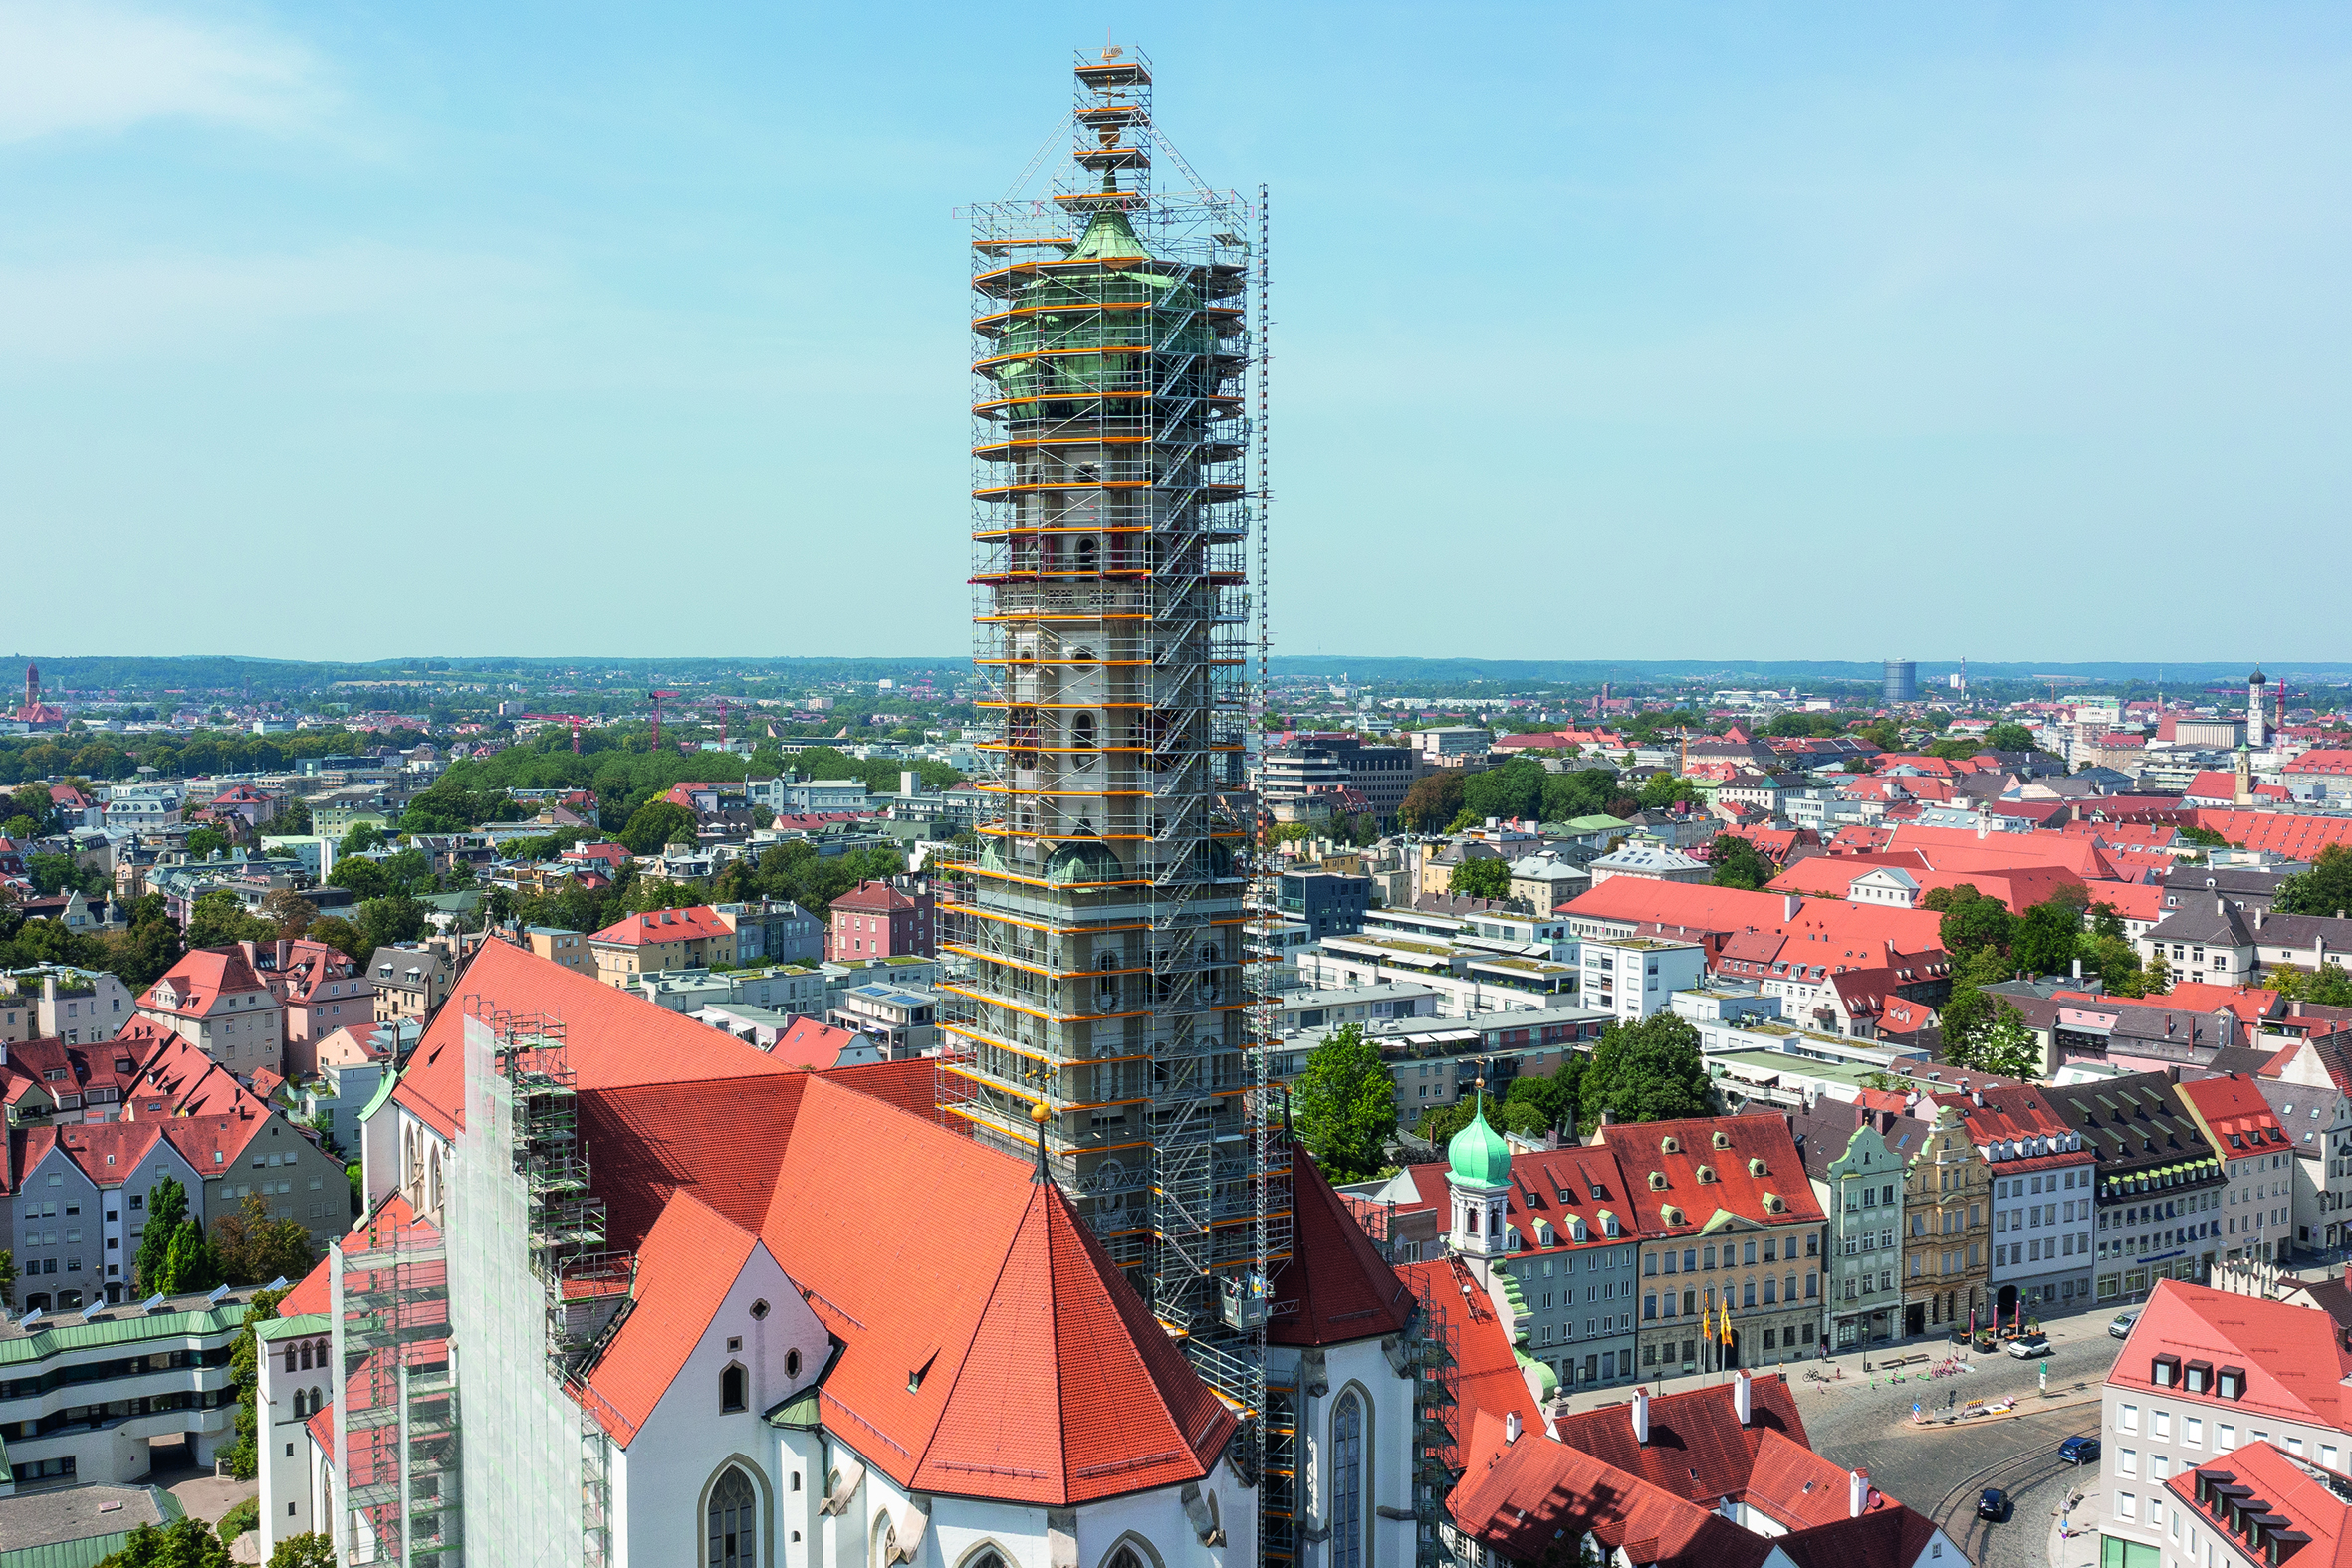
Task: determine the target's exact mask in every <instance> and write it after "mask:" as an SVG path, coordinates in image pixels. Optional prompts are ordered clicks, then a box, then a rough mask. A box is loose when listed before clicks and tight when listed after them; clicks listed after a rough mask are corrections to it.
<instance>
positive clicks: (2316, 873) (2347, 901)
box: [2270, 844, 2352, 915]
mask: <svg viewBox="0 0 2352 1568" xmlns="http://www.w3.org/2000/svg"><path fill="white" fill-rule="evenodd" d="M2270 907H2271V908H2272V909H2273V910H2275V911H2276V912H2277V913H2279V914H2281V915H2333V914H2336V913H2338V912H2340V911H2345V910H2352V845H2345V844H2330V845H2328V846H2327V847H2326V848H2325V849H2322V850H2321V851H2319V858H2318V859H2316V860H2314V861H2312V862H2311V869H2310V870H2308V871H2302V872H2298V873H2296V874H2295V875H2293V876H2290V877H2287V878H2285V879H2284V880H2283V881H2281V882H2280V883H2279V884H2278V886H2277V888H2276V889H2275V890H2274V891H2273V892H2272V894H2271V896H2270Z"/></svg>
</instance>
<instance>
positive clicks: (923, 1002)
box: [826, 982, 939, 1061]
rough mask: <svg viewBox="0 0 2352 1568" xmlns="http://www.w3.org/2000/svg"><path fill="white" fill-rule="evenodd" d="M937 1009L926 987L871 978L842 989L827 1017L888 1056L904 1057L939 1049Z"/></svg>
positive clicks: (904, 1058)
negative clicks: (917, 988) (912, 987)
mask: <svg viewBox="0 0 2352 1568" xmlns="http://www.w3.org/2000/svg"><path fill="white" fill-rule="evenodd" d="M938 1010H939V1009H938V1003H937V999H936V998H934V997H933V996H932V995H931V993H929V992H927V991H910V990H907V989H906V988H904V987H899V986H886V985H883V984H881V983H879V982H871V983H868V984H866V985H863V986H852V987H850V988H849V989H848V990H846V991H844V992H842V993H841V995H840V1000H839V1001H838V1002H837V1003H835V1004H834V1006H833V1008H832V1011H831V1013H830V1015H829V1016H828V1018H827V1019H826V1021H827V1022H829V1023H831V1024H832V1026H833V1027H835V1028H839V1029H848V1030H851V1031H853V1032H855V1033H858V1034H862V1035H864V1036H865V1037H866V1038H868V1039H871V1040H873V1041H875V1042H877V1043H878V1044H880V1045H882V1046H883V1047H884V1049H885V1051H886V1052H887V1054H888V1056H889V1059H890V1060H892V1061H904V1060H906V1059H907V1058H909V1057H911V1056H931V1055H936V1054H937V1053H938V1050H939V1020H938Z"/></svg>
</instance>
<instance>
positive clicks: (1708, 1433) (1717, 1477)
mask: <svg viewBox="0 0 2352 1568" xmlns="http://www.w3.org/2000/svg"><path fill="white" fill-rule="evenodd" d="M1774 1119H1775V1120H1777V1118H1774ZM1749 1391H1750V1418H1751V1419H1750V1421H1749V1424H1748V1425H1747V1426H1745V1427H1743V1426H1741V1425H1740V1421H1739V1417H1738V1416H1737V1414H1736V1413H1735V1412H1734V1409H1733V1405H1732V1392H1733V1389H1732V1385H1731V1384H1730V1383H1728V1382H1726V1383H1719V1384H1716V1385H1714V1386H1712V1387H1709V1388H1696V1389H1686V1390H1684V1391H1683V1392H1681V1393H1679V1394H1662V1395H1659V1396H1658V1397H1656V1398H1655V1399H1652V1400H1651V1401H1650V1441H1649V1442H1648V1443H1646V1444H1642V1443H1636V1442H1635V1441H1634V1438H1633V1411H1632V1407H1631V1406H1630V1405H1622V1404H1620V1405H1603V1406H1601V1407H1600V1408H1599V1409H1597V1410H1587V1411H1579V1412H1577V1413H1576V1414H1574V1415H1571V1416H1563V1417H1561V1418H1559V1421H1558V1427H1559V1438H1560V1442H1562V1443H1564V1444H1566V1445H1567V1446H1568V1447H1569V1448H1572V1449H1578V1450H1581V1451H1582V1452H1584V1453H1586V1454H1589V1455H1591V1456H1594V1457H1595V1458H1599V1459H1602V1460H1605V1461H1606V1462H1608V1463H1609V1464H1611V1465H1613V1466H1615V1467H1616V1468H1618V1469H1620V1470H1623V1471H1624V1472H1625V1473H1627V1474H1629V1475H1638V1476H1640V1477H1641V1478H1642V1479H1643V1480H1646V1481H1648V1482H1649V1483H1650V1484H1651V1485H1653V1486H1656V1487H1659V1488H1660V1489H1661V1490H1664V1491H1668V1492H1671V1493H1673V1494H1674V1495H1675V1496H1677V1497H1685V1498H1689V1499H1692V1500H1694V1501H1705V1502H1714V1501H1715V1500H1717V1499H1719V1498H1722V1497H1725V1496H1729V1495H1731V1494H1733V1493H1736V1492H1738V1491H1740V1490H1742V1489H1743V1488H1744V1487H1746V1485H1747V1484H1748V1476H1749V1472H1750V1471H1751V1470H1753V1469H1754V1468H1755V1467H1756V1456H1757V1451H1758V1449H1759V1447H1760V1446H1761V1445H1762V1444H1763V1442H1764V1438H1765V1437H1766V1436H1767V1435H1777V1436H1779V1437H1781V1438H1785V1439H1787V1440H1788V1441H1789V1442H1791V1443H1794V1444H1796V1445H1797V1446H1799V1447H1800V1448H1804V1449H1807V1450H1809V1449H1810V1448H1811V1447H1812V1444H1811V1441H1810V1440H1809V1439H1807V1438H1806V1436H1805V1427H1804V1418H1803V1417H1801V1416H1799V1415H1798V1414H1797V1411H1796V1395H1795V1394H1794V1392H1792V1391H1791V1390H1790V1389H1789V1387H1788V1378H1787V1375H1786V1374H1784V1373H1774V1374H1771V1375H1769V1376H1765V1377H1754V1376H1752V1377H1751V1379H1750V1382H1749ZM1694 1470H1695V1471H1697V1473H1696V1474H1693V1473H1692V1472H1693V1471H1694Z"/></svg>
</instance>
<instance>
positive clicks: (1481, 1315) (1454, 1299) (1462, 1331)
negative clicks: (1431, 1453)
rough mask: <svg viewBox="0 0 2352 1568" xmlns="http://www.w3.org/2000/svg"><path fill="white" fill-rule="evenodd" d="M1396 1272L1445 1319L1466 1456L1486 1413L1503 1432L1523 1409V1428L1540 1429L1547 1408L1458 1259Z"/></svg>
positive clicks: (1459, 1440)
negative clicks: (1538, 1402) (1507, 1419)
mask: <svg viewBox="0 0 2352 1568" xmlns="http://www.w3.org/2000/svg"><path fill="white" fill-rule="evenodd" d="M1397 1273H1398V1274H1399V1275H1401V1276H1402V1277H1404V1278H1405V1279H1406V1280H1408V1281H1410V1282H1411V1283H1412V1286H1413V1293H1414V1294H1415V1295H1416V1296H1417V1297H1419V1298H1420V1299H1421V1300H1423V1301H1425V1302H1427V1303H1428V1305H1429V1310H1430V1311H1431V1312H1432V1313H1433V1314H1434V1315H1436V1316H1437V1317H1439V1318H1442V1319H1444V1321H1445V1326H1446V1329H1447V1332H1448V1334H1449V1335H1450V1337H1451V1338H1452V1341H1453V1351H1454V1414H1453V1418H1452V1420H1453V1440H1454V1444H1455V1447H1456V1448H1457V1450H1459V1451H1460V1452H1461V1453H1462V1455H1463V1456H1464V1458H1465V1461H1467V1458H1468V1456H1469V1454H1470V1452H1471V1448H1472V1430H1471V1429H1472V1425H1473V1422H1474V1420H1475V1419H1476V1418H1478V1417H1481V1416H1484V1417H1486V1418H1487V1419H1489V1420H1491V1421H1492V1422H1493V1423H1494V1424H1495V1435H1496V1437H1498V1438H1500V1437H1501V1435H1502V1424H1503V1418H1504V1417H1505V1416H1506V1415H1509V1414H1510V1413H1512V1412H1514V1411H1517V1412H1518V1413H1519V1419H1520V1427H1521V1429H1522V1431H1532V1432H1541V1431H1542V1430H1543V1413H1542V1412H1541V1411H1540V1410H1538V1409H1536V1407H1535V1395H1534V1391H1533V1390H1532V1389H1530V1388H1529V1386H1528V1378H1527V1374H1526V1373H1525V1372H1524V1371H1522V1370H1521V1368H1520V1362H1519V1355H1518V1353H1517V1352H1516V1351H1514V1350H1513V1349H1512V1346H1511V1338H1510V1336H1509V1335H1508V1334H1506V1333H1505V1332H1504V1329H1503V1320H1502V1319H1501V1318H1500V1317H1498V1316H1496V1315H1495V1304H1494V1302H1492V1301H1490V1300H1489V1299H1488V1298H1487V1293H1486V1291H1485V1290H1483V1289H1481V1288H1480V1287H1479V1284H1478V1282H1477V1281H1476V1280H1475V1279H1473V1278H1472V1277H1471V1274H1470V1270H1469V1269H1467V1268H1465V1267H1463V1265H1462V1263H1461V1262H1460V1260H1459V1259H1456V1258H1451V1257H1444V1258H1438V1259H1436V1260H1435V1261H1432V1262H1426V1263H1402V1264H1399V1265H1398V1267H1397Z"/></svg>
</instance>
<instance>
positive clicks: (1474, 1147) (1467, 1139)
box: [1446, 1088, 1511, 1187]
mask: <svg viewBox="0 0 2352 1568" xmlns="http://www.w3.org/2000/svg"><path fill="white" fill-rule="evenodd" d="M1446 1163H1447V1164H1448V1165H1450V1166H1451V1167H1452V1168H1453V1172H1454V1180H1456V1181H1458V1182H1462V1183H1465V1184H1467V1185H1469V1186H1472V1187H1508V1186H1510V1185H1511V1145H1509V1144H1507V1143H1505V1142H1504V1141H1503V1135H1502V1134H1501V1133H1499V1132H1497V1131H1495V1129H1494V1128H1493V1127H1492V1126H1491V1125H1489V1123H1488V1121H1487V1091H1486V1090H1485V1089H1483V1088H1482V1089H1480V1090H1479V1091H1478V1108H1477V1109H1476V1110H1475V1111H1474V1112H1472V1114H1471V1118H1470V1125H1469V1126H1467V1127H1465V1128H1463V1129H1462V1130H1461V1131H1460V1132H1458V1133H1456V1134H1454V1141H1453V1142H1452V1143H1449V1144H1447V1145H1446Z"/></svg>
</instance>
